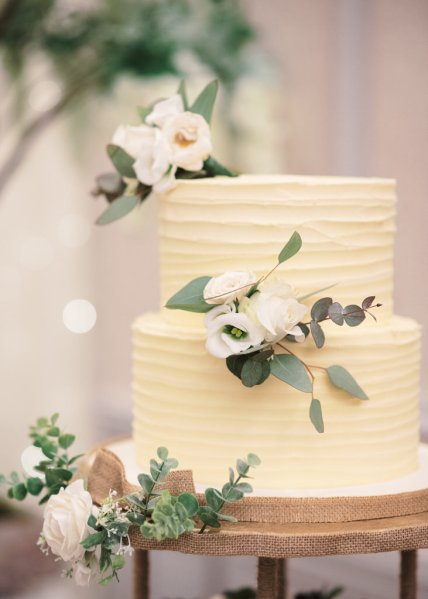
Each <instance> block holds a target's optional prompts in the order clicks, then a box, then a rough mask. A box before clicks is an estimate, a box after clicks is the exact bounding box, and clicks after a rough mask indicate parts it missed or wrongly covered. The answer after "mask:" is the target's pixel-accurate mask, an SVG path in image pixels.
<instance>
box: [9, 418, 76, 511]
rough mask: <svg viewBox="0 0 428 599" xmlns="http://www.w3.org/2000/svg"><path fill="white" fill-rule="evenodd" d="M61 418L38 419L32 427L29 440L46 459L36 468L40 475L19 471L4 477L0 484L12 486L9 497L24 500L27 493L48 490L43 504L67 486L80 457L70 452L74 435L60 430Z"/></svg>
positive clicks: (39, 492) (35, 493) (42, 501)
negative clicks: (71, 454) (71, 455)
mask: <svg viewBox="0 0 428 599" xmlns="http://www.w3.org/2000/svg"><path fill="white" fill-rule="evenodd" d="M58 418H59V414H54V415H53V416H52V417H51V418H44V417H42V418H38V419H37V422H36V424H35V425H34V426H31V427H30V432H29V436H30V439H31V440H32V442H33V445H35V446H36V447H39V448H40V449H41V450H42V452H43V454H44V455H45V456H46V460H42V461H41V462H40V463H39V464H38V465H37V466H36V467H35V469H36V470H38V471H39V472H40V476H30V477H27V476H20V475H19V474H18V473H17V472H12V473H11V474H10V476H9V479H7V478H6V477H5V476H3V475H2V476H1V479H0V483H1V482H2V481H3V484H7V485H8V486H9V489H8V492H7V494H8V497H9V498H10V499H17V500H18V501H22V500H24V499H25V498H26V497H27V494H30V495H34V496H38V495H40V494H41V493H42V491H43V490H45V491H46V493H45V494H44V495H43V497H42V498H41V499H40V501H39V503H40V504H42V503H45V502H46V501H47V500H48V499H49V497H50V496H51V495H56V494H57V493H58V492H59V490H60V489H61V488H62V487H65V486H67V484H68V482H69V481H70V480H71V478H72V476H73V474H74V473H75V472H76V467H75V466H73V464H74V463H75V462H76V461H77V459H78V458H79V457H81V456H80V455H75V456H73V457H69V455H68V453H67V450H68V449H69V448H70V447H71V445H73V443H74V441H75V436H74V435H71V434H68V433H64V432H62V431H61V429H60V428H59V427H58V426H57V422H58Z"/></svg>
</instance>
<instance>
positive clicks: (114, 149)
mask: <svg viewBox="0 0 428 599" xmlns="http://www.w3.org/2000/svg"><path fill="white" fill-rule="evenodd" d="M107 154H108V155H109V158H110V160H111V161H112V163H113V166H114V167H115V169H116V170H117V172H118V173H120V174H121V175H122V177H131V178H132V179H136V175H135V171H134V167H133V164H134V162H135V158H133V157H132V156H130V155H129V154H128V153H127V152H125V150H124V149H123V148H121V147H120V146H116V145H114V144H108V146H107Z"/></svg>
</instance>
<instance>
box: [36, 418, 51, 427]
mask: <svg viewBox="0 0 428 599" xmlns="http://www.w3.org/2000/svg"><path fill="white" fill-rule="evenodd" d="M37 426H38V427H39V428H44V427H45V426H49V420H48V419H47V418H37Z"/></svg>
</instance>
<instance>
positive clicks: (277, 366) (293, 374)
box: [270, 354, 312, 393]
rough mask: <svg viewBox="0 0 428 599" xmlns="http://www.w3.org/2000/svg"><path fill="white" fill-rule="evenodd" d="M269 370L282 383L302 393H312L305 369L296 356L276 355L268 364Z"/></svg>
mask: <svg viewBox="0 0 428 599" xmlns="http://www.w3.org/2000/svg"><path fill="white" fill-rule="evenodd" d="M270 370H271V372H272V374H273V375H274V376H276V377H277V378H278V379H280V380H281V381H284V383H287V384H288V385H291V387H294V388H295V389H298V390H299V391H303V393H311V392H312V383H311V380H310V378H309V375H308V373H307V371H306V368H305V366H304V364H303V362H302V361H301V360H299V358H297V356H292V355H290V354H276V355H275V356H274V357H273V359H272V360H271V362H270Z"/></svg>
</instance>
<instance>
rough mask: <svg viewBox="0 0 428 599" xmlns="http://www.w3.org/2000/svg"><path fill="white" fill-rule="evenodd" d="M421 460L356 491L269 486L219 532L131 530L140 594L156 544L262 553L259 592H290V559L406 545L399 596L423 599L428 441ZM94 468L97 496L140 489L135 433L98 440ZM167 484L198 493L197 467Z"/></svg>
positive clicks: (278, 598) (137, 595)
mask: <svg viewBox="0 0 428 599" xmlns="http://www.w3.org/2000/svg"><path fill="white" fill-rule="evenodd" d="M420 463H421V467H420V469H419V471H418V472H416V473H414V474H413V475H411V476H408V477H405V478H403V479H401V480H400V481H395V482H390V483H384V484H379V485H375V486H373V485H371V486H362V487H355V488H352V495H351V494H350V490H349V489H335V490H334V495H332V494H331V493H332V490H331V489H330V490H320V492H319V494H318V492H317V494H316V496H315V493H313V494H312V495H313V496H309V495H307V496H305V497H302V496H298V495H297V492H292V491H290V492H288V493H287V495H284V496H281V497H279V496H275V497H273V496H269V495H268V494H267V493H266V495H265V494H263V495H259V496H256V497H249V498H244V499H242V500H241V501H239V502H237V503H236V504H233V505H231V506H230V509H229V513H231V514H233V515H235V516H236V517H237V518H238V520H239V521H238V522H237V523H228V522H225V523H224V524H223V525H222V527H221V530H220V531H219V532H218V531H209V532H206V533H204V534H203V535H200V534H198V533H197V532H196V533H191V534H186V535H183V536H181V537H180V538H179V539H177V540H173V539H172V540H171V539H169V540H165V541H161V542H159V541H153V540H147V539H145V538H143V537H142V535H141V534H140V533H139V531H138V528H135V529H134V530H132V531H131V542H132V546H133V547H134V548H135V549H136V552H135V568H134V572H135V578H134V599H148V598H149V564H148V552H149V551H151V550H156V551H178V552H181V553H187V554H194V555H212V556H238V555H239V556H244V555H248V556H256V557H258V558H259V561H258V579H257V598H258V599H284V598H285V596H286V586H287V585H286V558H296V557H315V556H318V557H319V556H331V555H355V554H359V553H378V552H387V551H400V552H401V571H400V595H399V596H400V599H416V597H417V576H416V573H417V550H418V549H422V548H424V549H425V548H428V446H424V445H422V446H421V448H420ZM87 467H88V473H87V475H88V485H89V491H90V493H91V495H92V498H93V500H94V502H95V503H100V502H101V501H102V500H103V499H104V498H105V497H106V496H107V495H108V493H109V491H110V489H115V490H116V491H117V492H118V493H119V495H126V494H127V493H129V492H131V491H133V490H135V489H136V488H137V486H136V481H137V474H138V472H139V471H140V470H139V468H138V467H137V465H136V463H135V459H134V457H133V448H132V441H131V439H124V440H121V441H115V442H110V443H106V444H105V445H104V446H103V447H99V448H98V449H97V450H96V451H94V453H93V454H92V457H91V460H90V463H88V466H87ZM165 485H166V487H167V488H168V489H169V490H170V491H171V493H173V494H178V493H180V492H184V491H188V492H195V485H194V483H193V478H192V473H191V472H190V471H184V470H183V471H176V472H172V473H171V474H170V475H169V477H168V479H167V481H166V483H165ZM197 490H199V489H197ZM300 493H302V492H300ZM197 494H198V493H197ZM201 497H202V496H201Z"/></svg>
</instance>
